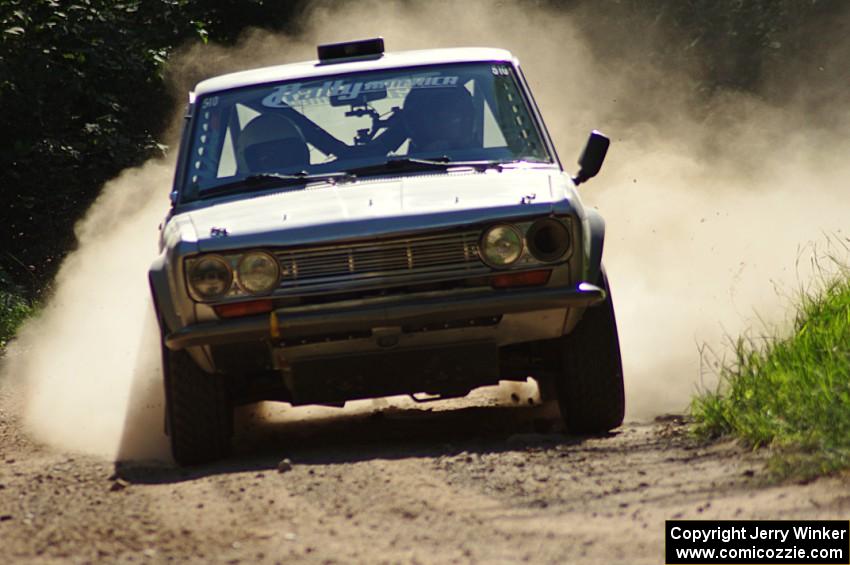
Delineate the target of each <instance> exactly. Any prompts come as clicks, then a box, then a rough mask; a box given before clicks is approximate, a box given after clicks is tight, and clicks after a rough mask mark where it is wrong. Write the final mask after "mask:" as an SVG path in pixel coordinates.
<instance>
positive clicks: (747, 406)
mask: <svg viewBox="0 0 850 565" xmlns="http://www.w3.org/2000/svg"><path fill="white" fill-rule="evenodd" d="M691 410H692V414H693V416H694V419H695V422H696V427H695V429H696V432H697V433H698V434H699V435H701V436H703V437H712V438H714V437H720V436H734V437H737V438H740V439H741V440H743V441H744V442H745V443H747V444H748V445H750V446H752V447H753V448H759V447H766V448H769V449H770V450H771V452H772V456H771V458H770V465H771V468H772V470H773V471H774V472H775V473H776V475H777V476H779V477H799V478H806V477H811V476H814V475H818V474H825V473H830V472H833V471H837V470H840V469H845V468H848V467H850V278H848V271H847V269H846V268H842V269H840V272H839V273H838V274H835V275H832V276H826V275H825V276H824V279H823V280H822V283H821V284H820V285H819V287H818V289H817V290H816V291H812V292H806V293H802V294H801V295H800V297H799V298H798V299H797V304H796V315H795V318H794V324H793V328H792V330H791V331H790V332H789V333H788V334H786V335H775V336H769V337H767V338H762V339H755V338H745V337H742V338H739V339H738V340H737V341H736V342H735V343H734V348H733V355H732V359H731V360H729V361H727V362H725V363H722V364H721V367H720V385H719V387H718V389H717V390H716V391H713V392H707V393H704V394H702V395H700V396H698V397H697V398H696V399H695V400H694V402H693V405H692V407H691Z"/></svg>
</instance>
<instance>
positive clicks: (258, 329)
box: [165, 282, 605, 350]
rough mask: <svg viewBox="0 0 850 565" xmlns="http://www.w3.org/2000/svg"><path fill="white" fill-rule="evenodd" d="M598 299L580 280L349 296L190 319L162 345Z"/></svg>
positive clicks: (600, 293) (601, 294)
mask: <svg viewBox="0 0 850 565" xmlns="http://www.w3.org/2000/svg"><path fill="white" fill-rule="evenodd" d="M602 300H605V291H604V290H602V289H601V288H599V287H597V286H594V285H592V284H589V283H584V282H583V283H579V284H578V285H576V286H574V287H559V288H548V287H544V288H530V289H521V290H503V291H493V290H486V291H482V290H478V289H471V290H468V291H463V292H458V291H448V292H433V293H424V294H417V295H415V296H393V297H385V298H375V299H367V300H350V301H344V302H335V303H331V304H318V305H310V306H297V307H292V308H282V309H279V310H276V311H274V312H272V313H271V314H270V315H265V314H264V315H258V316H250V317H245V318H238V319H232V320H218V321H215V322H202V323H198V324H193V325H190V326H186V327H184V328H181V329H179V330H177V331H175V332H172V333H170V334H168V335H167V336H166V338H165V345H166V346H167V347H168V348H169V349H172V350H180V349H183V348H186V347H194V346H203V345H222V344H227V343H246V342H256V341H265V340H282V339H285V338H289V337H306V336H317V335H323V334H337V333H343V332H349V331H351V332H353V331H362V330H370V329H372V328H376V327H386V326H403V325H407V324H428V323H436V322H441V321H447V320H457V319H463V318H478V317H485V316H497V315H502V314H515V313H520V312H534V311H537V310H549V309H553V308H576V307H578V308H583V307H586V306H592V305H593V304H596V303H598V302H601V301H602Z"/></svg>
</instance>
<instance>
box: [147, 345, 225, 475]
mask: <svg viewBox="0 0 850 565" xmlns="http://www.w3.org/2000/svg"><path fill="white" fill-rule="evenodd" d="M163 369H164V372H165V393H166V395H165V405H166V418H167V420H168V435H169V439H170V440H171V454H172V455H173V456H174V460H175V461H176V462H177V463H178V464H179V465H198V464H201V463H209V462H211V461H215V460H217V459H221V458H223V457H225V456H227V454H228V453H229V452H230V440H231V435H232V433H233V406H232V403H231V399H230V394H229V391H228V388H227V381H226V378H225V375H222V374H221V373H207V372H206V371H203V370H202V369H201V368H200V367H198V366H197V365H196V364H195V362H194V360H192V358H191V357H190V356H189V354H188V353H187V352H186V351H171V350H169V349H167V348H166V347H164V346H163Z"/></svg>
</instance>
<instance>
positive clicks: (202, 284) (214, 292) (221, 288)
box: [188, 255, 233, 300]
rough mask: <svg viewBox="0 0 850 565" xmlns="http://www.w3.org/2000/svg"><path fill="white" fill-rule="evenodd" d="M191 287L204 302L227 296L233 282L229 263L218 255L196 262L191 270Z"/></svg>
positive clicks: (189, 276)
mask: <svg viewBox="0 0 850 565" xmlns="http://www.w3.org/2000/svg"><path fill="white" fill-rule="evenodd" d="M188 279H189V286H190V287H191V289H192V291H194V293H195V294H196V295H197V297H198V298H200V299H202V300H212V299H214V298H219V297H221V296H224V295H225V294H227V291H228V290H230V285H231V283H232V282H233V273H231V271H230V266H229V265H228V264H227V262H226V261H225V260H224V259H222V258H221V257H219V256H217V255H208V256H206V257H202V258H201V259H198V260H197V261H195V263H194V264H193V265H192V266H191V267H190V269H189V275H188Z"/></svg>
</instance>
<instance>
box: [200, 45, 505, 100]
mask: <svg viewBox="0 0 850 565" xmlns="http://www.w3.org/2000/svg"><path fill="white" fill-rule="evenodd" d="M482 61H488V62H489V61H503V62H513V63H516V59H515V57H514V56H513V55H512V54H511V52H510V51H507V50H505V49H493V48H487V47H463V48H453V49H425V50H421V51H401V52H397V53H384V54H383V55H382V56H380V57H361V58H356V59H348V60H340V61H339V62H319V61H305V62H303V63H293V64H289V65H277V66H274V67H263V68H259V69H251V70H248V71H240V72H237V73H230V74H226V75H221V76H217V77H213V78H209V79H207V80H204V81H201V82H199V83H198V84H197V86H196V87H195V90H194V92H193V93H192V98H194V97H195V96H201V95H204V94H209V93H211V92H219V91H222V90H230V89H231V88H239V87H243V86H251V85H255V84H264V83H269V82H278V81H284V80H291V79H311V78H316V77H323V76H328V75H339V74H345V73H354V72H359V71H377V70H383V69H394V68H398V67H414V66H419V65H435V64H441V63H472V62H482Z"/></svg>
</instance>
